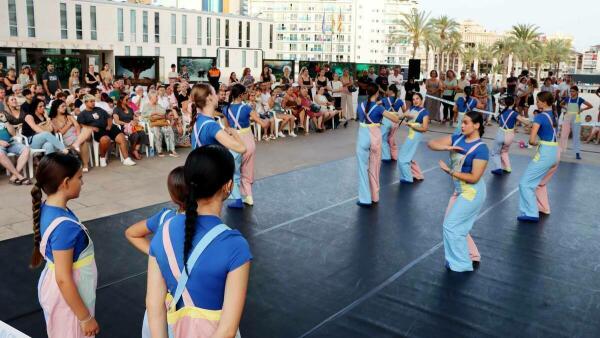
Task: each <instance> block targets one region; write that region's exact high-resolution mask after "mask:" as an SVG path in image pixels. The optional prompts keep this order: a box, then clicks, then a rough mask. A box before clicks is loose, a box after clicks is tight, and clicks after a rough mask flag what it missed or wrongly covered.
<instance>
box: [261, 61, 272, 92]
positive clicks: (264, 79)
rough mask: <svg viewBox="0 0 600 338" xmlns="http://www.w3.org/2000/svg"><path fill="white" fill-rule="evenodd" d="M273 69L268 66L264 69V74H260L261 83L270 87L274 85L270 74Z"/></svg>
mask: <svg viewBox="0 0 600 338" xmlns="http://www.w3.org/2000/svg"><path fill="white" fill-rule="evenodd" d="M270 70H271V68H269V67H268V66H265V67H263V70H262V73H260V82H262V83H267V82H268V83H269V87H270V86H271V85H272V84H273V83H272V82H271V73H270V72H269V71H270Z"/></svg>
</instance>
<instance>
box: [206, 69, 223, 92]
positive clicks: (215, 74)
mask: <svg viewBox="0 0 600 338" xmlns="http://www.w3.org/2000/svg"><path fill="white" fill-rule="evenodd" d="M220 79H221V71H220V70H219V68H217V64H216V63H214V62H213V64H212V67H211V68H210V69H209V70H208V83H210V85H211V86H212V87H213V88H214V89H215V92H218V91H219V80H220Z"/></svg>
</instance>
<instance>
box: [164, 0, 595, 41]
mask: <svg viewBox="0 0 600 338" xmlns="http://www.w3.org/2000/svg"><path fill="white" fill-rule="evenodd" d="M175 1H176V0H158V2H159V3H160V4H163V5H167V6H173V5H174V4H175ZM358 1H368V0H358ZM418 1H419V8H420V9H422V10H425V11H427V12H430V13H431V16H433V17H435V16H439V15H443V14H446V15H448V16H450V17H453V18H455V19H456V20H466V19H471V20H473V21H476V22H478V23H479V24H481V25H482V26H483V27H485V28H486V29H488V30H492V31H496V32H503V31H507V30H509V29H510V28H511V26H512V25H513V24H517V23H530V24H534V25H537V26H539V27H540V31H541V32H543V33H545V34H547V35H551V34H553V33H562V34H567V35H571V36H573V38H574V40H573V45H574V47H575V49H577V50H578V51H584V50H586V49H587V48H589V47H590V46H592V45H597V44H600V34H598V24H597V22H598V14H600V1H598V0H543V1H540V0H418ZM201 4H202V1H201V0H179V6H180V7H184V8H194V9H198V8H199V7H200V6H201Z"/></svg>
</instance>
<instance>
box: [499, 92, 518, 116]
mask: <svg viewBox="0 0 600 338" xmlns="http://www.w3.org/2000/svg"><path fill="white" fill-rule="evenodd" d="M514 104H515V98H514V97H512V96H507V97H506V98H504V109H503V110H502V112H501V113H500V114H504V113H506V111H507V110H508V109H509V108H510V107H511V106H512V105H514Z"/></svg>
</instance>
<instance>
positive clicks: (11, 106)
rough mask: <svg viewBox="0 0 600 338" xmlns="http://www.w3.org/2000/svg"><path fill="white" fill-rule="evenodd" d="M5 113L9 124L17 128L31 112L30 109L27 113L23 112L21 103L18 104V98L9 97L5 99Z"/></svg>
mask: <svg viewBox="0 0 600 338" xmlns="http://www.w3.org/2000/svg"><path fill="white" fill-rule="evenodd" d="M4 111H5V112H6V117H5V118H6V119H7V121H8V123H10V124H12V125H13V126H17V125H20V124H21V123H23V118H24V117H25V115H26V114H27V112H29V111H30V109H28V110H27V112H22V111H21V109H20V108H19V103H18V102H17V98H16V96H14V95H8V96H7V97H6V98H5V99H4Z"/></svg>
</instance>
